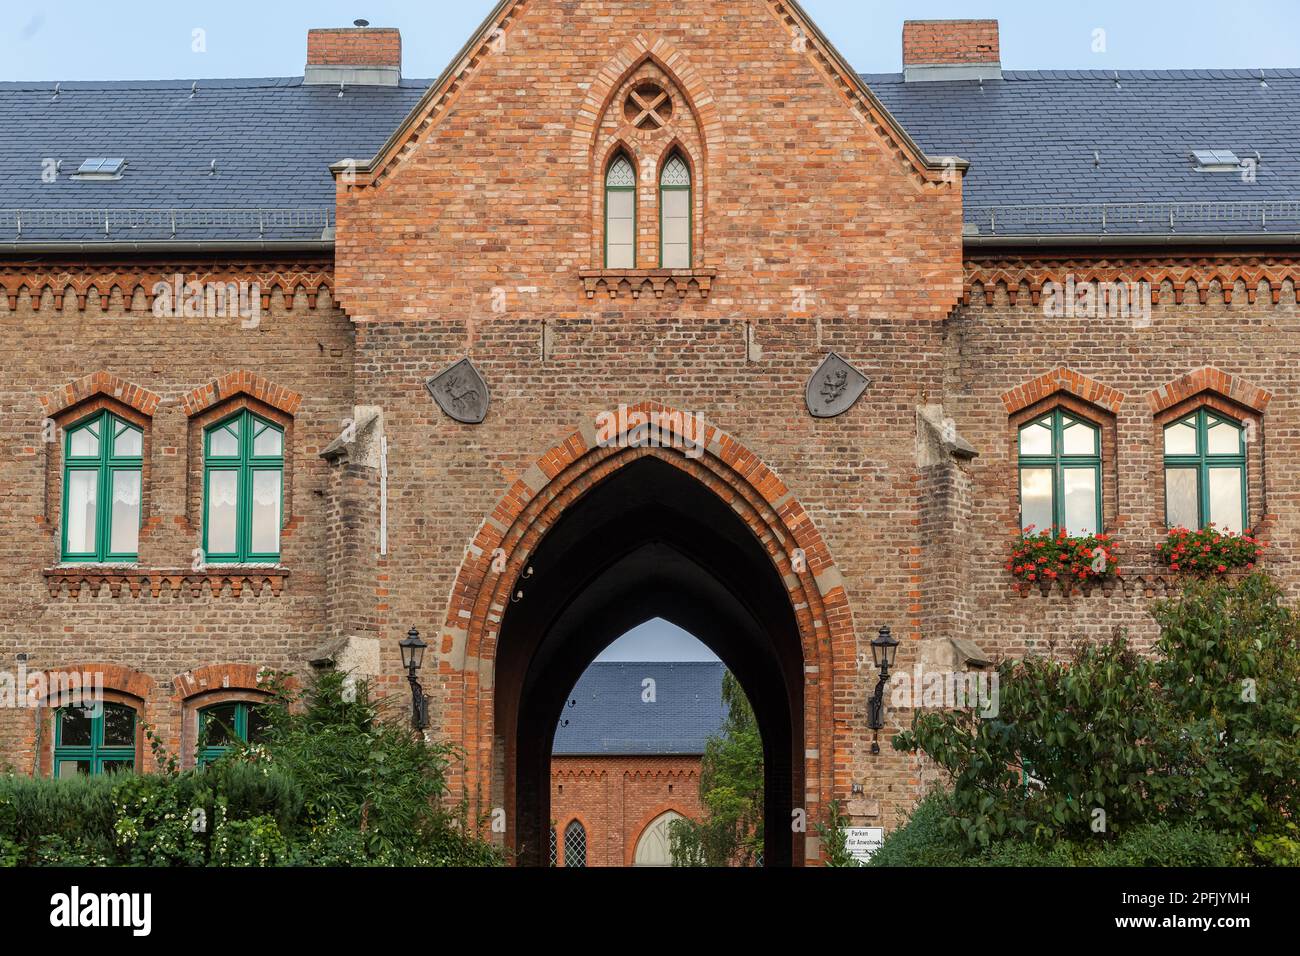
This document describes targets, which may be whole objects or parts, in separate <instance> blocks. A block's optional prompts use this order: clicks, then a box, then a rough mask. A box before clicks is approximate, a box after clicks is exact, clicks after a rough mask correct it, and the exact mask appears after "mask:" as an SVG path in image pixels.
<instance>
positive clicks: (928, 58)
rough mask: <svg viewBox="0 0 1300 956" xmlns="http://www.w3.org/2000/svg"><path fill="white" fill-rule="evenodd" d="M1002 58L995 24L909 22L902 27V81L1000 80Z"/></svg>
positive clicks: (938, 21) (941, 21)
mask: <svg viewBox="0 0 1300 956" xmlns="http://www.w3.org/2000/svg"><path fill="white" fill-rule="evenodd" d="M1001 78H1002V54H1001V50H1000V49H999V45H998V21H996V20H908V21H907V22H906V23H904V24H903V79H904V80H906V81H907V82H908V83H916V82H924V81H927V80H997V79H1001Z"/></svg>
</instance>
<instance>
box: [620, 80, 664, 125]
mask: <svg viewBox="0 0 1300 956" xmlns="http://www.w3.org/2000/svg"><path fill="white" fill-rule="evenodd" d="M672 115H673V98H672V97H671V96H669V95H668V93H667V92H666V91H665V90H664V88H663V87H662V86H660V85H659V84H658V83H642V84H640V85H639V86H637V87H635V88H634V89H633V90H632V92H630V93H628V95H627V100H626V101H625V102H624V104H623V116H624V117H625V118H626V119H627V121H628V122H629V123H631V124H632V125H633V126H635V127H636V128H637V129H647V130H653V129H662V128H663V127H664V126H666V125H667V124H668V120H669V119H671V118H672Z"/></svg>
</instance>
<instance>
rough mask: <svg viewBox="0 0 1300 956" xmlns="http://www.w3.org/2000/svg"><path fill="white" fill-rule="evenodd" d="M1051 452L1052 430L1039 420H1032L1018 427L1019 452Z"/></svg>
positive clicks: (1041, 453)
mask: <svg viewBox="0 0 1300 956" xmlns="http://www.w3.org/2000/svg"><path fill="white" fill-rule="evenodd" d="M1051 453H1052V430H1051V429H1050V428H1049V427H1047V426H1046V425H1044V424H1042V423H1041V422H1034V423H1033V424H1032V425H1026V426H1025V427H1024V428H1022V429H1020V454H1022V455H1050V454H1051Z"/></svg>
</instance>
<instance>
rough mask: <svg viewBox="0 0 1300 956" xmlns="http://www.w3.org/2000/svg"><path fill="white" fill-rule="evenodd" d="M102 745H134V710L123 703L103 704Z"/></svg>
mask: <svg viewBox="0 0 1300 956" xmlns="http://www.w3.org/2000/svg"><path fill="white" fill-rule="evenodd" d="M103 719H104V746H105V747H134V746H135V711H134V710H132V709H131V708H130V707H127V706H125V705H123V704H105V705H104V718H103Z"/></svg>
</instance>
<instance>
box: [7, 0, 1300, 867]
mask: <svg viewBox="0 0 1300 956" xmlns="http://www.w3.org/2000/svg"><path fill="white" fill-rule="evenodd" d="M406 41H407V42H408V43H409V42H419V38H418V37H417V38H412V37H407V38H406ZM285 42H286V43H289V42H294V41H293V40H292V38H286V39H285ZM298 42H301V41H298ZM400 51H401V39H400V38H399V37H398V36H397V35H396V32H395V31H387V30H377V29H368V28H358V29H349V30H342V31H330V32H328V33H313V34H312V36H311V39H310V41H309V43H308V63H307V66H306V68H305V70H304V76H303V77H295V78H287V79H284V78H279V79H253V80H202V79H201V80H198V81H193V80H184V81H176V82H167V83H62V84H57V85H56V84H55V83H53V82H50V83H29V82H11V83H4V84H0V115H3V118H4V120H5V128H6V130H8V134H7V136H6V137H5V139H4V141H3V142H2V143H0V156H3V159H4V162H3V164H2V165H0V292H2V293H3V294H0V322H3V323H4V327H5V329H6V332H7V333H8V334H6V335H5V336H4V338H3V340H2V341H0V350H3V352H2V354H0V369H2V370H3V371H2V372H0V409H3V412H4V414H3V416H2V417H0V508H2V510H0V531H2V532H3V533H2V534H0V662H2V663H0V675H3V676H0V695H3V694H4V691H5V687H6V683H7V686H8V687H10V688H13V687H15V685H17V686H23V684H24V683H25V682H26V680H27V678H28V676H30V675H40V676H41V677H42V678H43V679H45V680H46V683H45V684H43V685H40V687H41V688H43V689H45V690H47V691H48V689H49V688H50V687H51V686H52V685H51V684H50V680H51V679H52V678H53V677H54V676H57V675H58V674H64V673H77V674H81V673H87V674H93V675H97V676H96V678H95V679H97V680H102V682H103V687H104V697H105V698H106V700H107V701H108V703H109V705H111V706H110V707H109V708H107V709H106V711H105V715H104V716H103V717H100V718H97V719H96V720H95V721H93V722H92V721H79V720H78V719H76V718H74V717H71V716H67V714H68V712H64V714H63V715H60V714H59V712H58V710H57V707H56V705H57V703H58V701H59V698H58V696H57V694H55V693H53V691H48V692H47V693H44V694H37V695H36V696H35V699H32V700H27V699H26V698H23V697H22V695H18V698H19V699H21V701H22V702H24V703H31V704H33V705H34V706H21V707H19V706H9V705H6V706H4V707H2V708H0V761H3V762H4V763H7V764H9V765H11V766H13V767H14V768H15V769H17V770H19V771H21V772H25V773H40V774H49V773H54V772H57V771H58V769H59V768H62V769H64V770H65V771H66V772H73V771H74V770H83V771H89V772H96V771H100V770H104V769H111V768H112V767H114V766H120V765H122V764H124V763H126V764H134V765H135V766H136V767H137V768H140V769H146V770H147V769H149V768H150V766H151V760H152V756H151V755H150V753H149V752H148V748H147V747H145V746H144V744H143V736H142V728H143V727H144V725H145V724H146V723H147V724H148V725H150V726H152V727H154V728H156V730H157V732H158V733H159V734H160V735H161V737H162V739H163V740H165V741H167V742H168V743H169V746H171V747H172V749H173V750H175V751H176V752H178V753H179V754H180V755H181V758H182V761H183V762H184V763H191V762H193V761H195V760H197V759H201V757H202V755H201V754H199V753H198V752H197V751H196V741H197V739H198V736H199V728H200V726H201V724H202V721H203V720H204V719H205V717H204V715H205V714H211V713H214V712H213V711H211V710H210V708H212V707H217V706H221V707H224V708H225V710H224V711H221V712H220V713H223V714H226V715H229V716H230V717H231V718H232V719H233V720H234V721H235V723H234V726H235V727H236V728H237V729H239V730H240V732H242V733H245V734H249V735H251V734H254V733H255V723H256V721H255V718H254V711H253V705H255V704H256V702H257V700H258V699H259V695H260V694H261V693H262V689H261V688H262V686H263V685H262V683H261V679H260V675H261V673H262V671H263V669H264V668H273V669H279V670H288V671H294V672H303V671H305V670H306V669H308V668H310V667H311V666H319V665H321V664H323V663H326V662H334V663H336V664H337V665H339V666H343V667H348V668H350V669H353V670H355V671H356V672H358V673H360V674H363V675H365V676H368V677H370V678H372V679H373V680H374V681H376V682H377V683H378V684H379V685H380V686H384V687H390V688H391V689H392V690H393V691H394V692H396V693H405V687H404V684H403V683H402V679H403V676H404V675H403V674H402V672H401V668H400V662H399V656H398V648H397V641H398V639H399V638H400V637H401V636H402V635H403V634H405V633H406V631H407V629H408V628H410V627H412V626H415V627H418V628H419V630H420V632H421V633H422V634H424V635H425V637H426V639H428V640H429V644H430V645H431V646H430V653H429V654H428V656H427V658H426V662H425V669H424V671H423V679H424V683H425V686H426V688H427V689H428V691H429V693H430V697H431V708H430V709H431V721H432V726H431V728H430V732H431V734H434V735H436V736H438V737H440V738H442V739H446V740H450V741H452V742H454V743H457V744H459V745H461V746H463V748H464V751H465V760H464V762H463V764H462V765H461V766H459V767H457V768H456V773H455V777H454V783H455V785H456V787H457V790H458V793H459V792H461V791H462V790H463V792H465V793H467V794H468V795H469V796H470V798H471V800H472V801H473V802H474V804H475V806H477V807H479V808H484V809H486V808H491V807H502V808H504V809H505V811H506V817H507V821H508V824H507V826H508V829H507V833H506V834H505V837H504V839H505V842H506V843H507V844H508V845H509V846H510V847H511V848H513V849H514V850H516V851H517V852H518V854H519V856H518V858H519V860H520V861H521V862H522V863H525V864H542V863H544V862H545V853H546V831H547V826H548V821H549V819H550V818H551V817H552V816H553V813H552V807H551V801H552V795H551V749H552V742H553V741H552V736H553V733H552V728H554V727H555V726H556V721H557V719H558V716H559V715H560V713H561V711H562V709H563V707H564V703H565V695H567V694H568V692H569V689H570V688H572V687H573V685H574V683H575V681H576V680H577V678H578V676H579V675H580V674H581V673H582V672H583V670H584V669H585V668H586V667H587V665H588V664H589V663H590V661H591V660H592V659H593V658H594V657H595V655H596V654H597V653H598V652H599V650H600V649H601V648H602V647H603V646H605V645H606V644H607V643H609V642H610V641H611V640H613V639H614V638H616V637H617V636H619V635H620V634H622V633H623V632H625V631H626V630H628V629H629V628H630V627H633V626H635V625H637V624H639V623H641V622H643V621H645V620H648V619H650V618H652V617H664V618H667V619H669V620H671V621H672V622H673V623H675V624H678V625H680V626H682V627H683V628H685V629H687V630H689V631H690V632H691V633H693V634H695V635H696V636H697V637H699V638H700V639H701V640H703V641H705V642H706V643H708V644H709V645H710V647H712V648H713V649H714V651H715V652H716V653H717V654H718V656H719V657H720V658H721V659H722V660H723V661H724V662H725V663H726V665H727V666H728V668H729V669H730V670H731V671H732V672H733V673H735V674H736V675H737V678H738V679H739V680H740V681H741V683H742V684H743V685H744V687H745V689H746V693H747V696H748V697H749V698H750V700H751V701H752V702H753V703H754V706H755V710H756V716H757V719H758V721H759V724H760V727H761V729H762V732H763V737H764V745H765V749H766V757H765V765H766V768H767V776H768V779H767V809H768V814H769V819H768V825H767V832H768V834H770V835H772V836H770V837H769V840H768V846H767V857H766V859H767V862H768V863H769V864H774V865H780V864H787V863H803V862H805V861H808V860H816V859H817V858H818V856H819V849H818V847H817V844H816V840H815V838H814V837H812V836H811V835H809V834H808V833H804V832H802V831H801V830H798V829H796V830H795V831H794V832H791V833H790V836H789V839H788V840H783V839H777V838H776V837H775V834H783V833H785V832H786V831H789V830H790V829H791V828H790V827H789V826H788V821H789V820H790V819H792V815H794V817H797V816H798V814H797V813H796V812H795V811H798V810H804V811H806V813H807V816H808V817H809V818H811V819H813V820H817V819H821V818H822V816H823V815H824V812H825V808H826V806H827V804H828V803H829V802H830V800H831V799H833V798H839V799H840V800H842V801H845V802H846V805H847V807H848V809H849V812H850V814H851V815H852V817H853V818H854V820H855V822H857V823H858V824H861V825H883V826H886V827H892V826H895V825H896V824H897V823H898V822H899V821H900V820H901V819H903V817H904V815H905V814H906V812H907V811H908V809H909V808H910V807H911V805H912V804H913V802H914V801H915V799H916V797H917V795H918V793H919V792H920V791H921V789H922V788H923V787H924V786H925V784H926V783H927V780H928V776H927V770H926V768H925V767H924V766H923V765H922V764H920V763H918V762H917V761H916V760H914V759H913V758H911V757H908V756H905V755H900V754H896V753H893V752H892V751H891V750H890V749H889V748H888V746H885V747H884V748H883V752H882V753H880V754H872V752H871V749H872V748H871V742H872V737H873V734H872V732H871V730H870V729H869V727H868V721H867V698H868V695H869V693H870V691H871V688H872V685H873V683H874V680H875V672H874V670H873V668H872V667H871V663H870V651H869V646H868V645H869V642H870V640H871V638H872V637H873V636H874V635H875V633H876V630H877V628H878V627H880V626H882V625H886V624H887V625H889V626H891V627H892V628H893V632H894V634H895V635H896V636H897V637H899V638H900V640H901V641H902V646H901V648H900V651H899V665H900V666H901V667H903V668H904V669H911V668H912V667H913V666H915V665H917V664H922V665H924V666H926V667H930V668H937V669H940V670H954V669H962V668H965V667H968V666H975V664H977V663H979V662H981V661H985V660H997V659H999V658H1001V657H1004V656H1006V655H1016V654H1023V653H1026V652H1052V651H1054V650H1055V649H1059V648H1061V647H1062V646H1065V645H1068V644H1070V643H1072V642H1077V641H1081V640H1089V639H1096V638H1099V637H1103V636H1106V635H1109V634H1110V633H1111V632H1112V630H1113V629H1114V628H1115V627H1116V626H1123V627H1126V628H1127V629H1128V630H1129V632H1130V634H1131V635H1133V636H1134V637H1135V638H1136V639H1138V640H1139V641H1150V639H1151V638H1152V637H1153V635H1154V625H1153V623H1152V621H1151V619H1150V617H1149V615H1148V614H1147V608H1148V606H1149V603H1150V601H1151V600H1152V599H1153V598H1154V597H1158V596H1162V595H1164V594H1166V593H1168V592H1169V591H1170V590H1171V589H1173V588H1176V587H1177V585H1178V584H1179V580H1180V579H1179V576H1178V574H1177V573H1171V572H1170V571H1169V570H1168V569H1166V568H1165V567H1164V566H1163V565H1161V564H1160V562H1158V560H1157V558H1156V552H1155V546H1156V544H1157V543H1158V542H1159V541H1160V540H1161V539H1162V537H1163V534H1164V532H1165V530H1166V527H1167V523H1168V522H1169V521H1170V520H1177V521H1179V522H1182V523H1191V524H1206V523H1208V522H1209V521H1211V520H1214V521H1217V522H1218V523H1219V524H1220V525H1221V526H1222V525H1226V526H1228V527H1230V528H1233V529H1240V530H1243V531H1244V530H1253V531H1255V532H1257V533H1258V534H1260V535H1262V536H1263V537H1264V538H1265V539H1267V541H1268V542H1269V544H1270V545H1271V548H1270V550H1269V551H1268V552H1267V557H1266V558H1265V559H1264V561H1263V566H1264V567H1265V568H1266V569H1267V570H1269V571H1271V572H1272V573H1274V574H1276V575H1277V576H1278V577H1279V578H1280V579H1281V580H1282V581H1283V582H1284V583H1285V584H1286V586H1287V587H1288V588H1290V589H1291V590H1292V591H1293V592H1294V590H1295V588H1296V586H1297V584H1300V580H1298V579H1297V572H1296V566H1295V555H1294V545H1293V543H1294V541H1295V540H1296V532H1297V524H1298V522H1300V469H1297V467H1296V465H1297V452H1296V447H1297V446H1296V435H1297V431H1298V430H1300V407H1298V405H1297V400H1298V396H1300V389H1298V388H1297V385H1298V384H1300V383H1298V382H1297V376H1300V364H1298V363H1297V341H1298V339H1297V332H1298V331H1300V319H1298V318H1297V298H1298V295H1300V293H1298V289H1300V285H1298V284H1297V283H1298V278H1300V277H1298V276H1297V270H1298V262H1297V257H1296V256H1297V249H1296V244H1297V237H1298V235H1300V226H1298V223H1297V219H1300V206H1298V202H1297V201H1298V200H1300V152H1298V151H1297V150H1296V149H1295V146H1296V142H1295V130H1296V129H1297V120H1300V72H1297V71H1289V70H1275V71H1262V72H1261V71H1223V70H1216V71H1195V72H1168V71H1166V72H1133V73H1118V74H1112V73H1110V72H1106V73H1088V72H1078V71H1071V72H1068V73H1064V72H1063V73H1055V72H1015V71H1006V70H1003V69H1002V66H1001V62H1000V52H999V47H998V42H997V30H996V25H995V24H993V23H990V22H986V21H981V22H970V21H959V22H947V23H909V24H908V25H907V26H906V27H905V30H904V70H903V72H902V73H900V74H888V75H874V74H873V75H865V76H864V75H859V74H857V73H855V72H854V71H853V70H852V69H851V68H850V66H849V65H848V64H847V63H845V61H844V60H843V58H842V57H841V56H840V55H839V54H838V53H837V52H836V50H835V48H834V46H833V45H832V43H831V42H830V40H829V39H828V38H826V37H825V36H824V35H823V34H821V32H819V31H818V30H817V28H816V27H815V25H814V24H813V23H812V22H810V20H809V19H808V18H807V16H806V15H805V14H804V12H803V11H802V10H801V9H800V8H799V6H798V5H797V4H796V3H793V2H790V0H697V2H693V3H690V4H679V3H664V2H654V0H563V2H561V0H503V2H502V3H501V4H500V5H499V6H498V7H497V8H496V9H495V10H494V11H493V12H492V14H491V15H490V16H489V18H488V20H487V21H486V22H485V23H484V25H483V27H482V28H481V30H480V31H479V32H478V33H477V34H476V35H475V36H474V37H472V38H471V39H470V41H469V42H468V44H467V45H466V47H465V48H464V50H463V51H462V52H461V53H460V54H458V55H457V57H456V58H455V59H454V60H453V62H452V63H451V65H450V66H449V67H448V69H447V71H446V72H445V73H444V74H443V75H442V76H441V77H439V78H437V79H436V80H433V81H425V80H411V79H406V78H403V77H402V76H401V63H400ZM1079 288H1083V289H1086V290H1089V291H1090V293H1092V294H1090V295H1088V296H1084V297H1076V296H1075V295H1074V292H1075V290H1076V289H1079ZM1062 289H1067V290H1069V293H1070V294H1069V295H1068V296H1066V295H1063V294H1061V292H1060V290H1062ZM1148 296H1149V307H1148ZM1099 303H1100V304H1099ZM832 353H833V354H832ZM650 413H656V414H657V415H662V416H666V419H664V418H657V419H656V420H655V424H656V425H657V426H661V427H656V428H654V429H653V430H650V431H648V430H647V428H646V418H647V417H648V415H649V414H650ZM1030 518H1033V519H1035V523H1038V524H1042V523H1045V522H1055V523H1062V524H1065V525H1067V526H1069V527H1070V528H1071V530H1074V531H1080V532H1085V531H1101V530H1105V531H1107V532H1110V533H1111V534H1113V535H1114V536H1115V539H1116V540H1117V541H1118V542H1119V544H1120V547H1121V557H1122V562H1121V563H1122V574H1121V576H1120V577H1119V578H1118V579H1112V580H1107V581H1106V582H1105V583H1103V584H1099V585H1097V586H1094V587H1082V588H1073V589H1067V588H1065V587H1063V586H1061V585H1060V584H1059V583H1057V584H1051V585H1050V586H1049V585H1048V584H1046V583H1042V586H1035V587H1034V588H1032V589H1028V590H1020V591H1017V590H1015V589H1013V588H1012V587H1011V584H1012V583H1013V582H1012V579H1011V576H1010V574H1009V573H1008V572H1007V571H1006V569H1005V567H1004V564H1005V562H1006V559H1007V554H1008V547H1007V541H1008V538H1009V536H1010V535H1011V534H1013V533H1014V532H1015V531H1016V530H1017V529H1018V528H1019V527H1020V526H1021V524H1022V523H1026V524H1027V523H1030V521H1029V520H1028V519H1030ZM1040 583H1041V582H1040ZM14 702H15V695H14V694H13V693H12V691H11V692H10V694H9V703H10V704H12V703H14ZM241 715H242V716H241ZM56 718H57V719H56ZM65 718H66V725H65ZM909 720H910V714H909V713H906V712H904V713H900V712H898V711H897V710H892V709H891V710H887V712H886V714H885V724H886V726H885V728H884V730H883V731H882V737H887V735H888V734H889V733H890V732H891V730H892V729H893V728H896V727H898V726H900V725H903V724H905V723H907V722H908V721H909Z"/></svg>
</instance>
